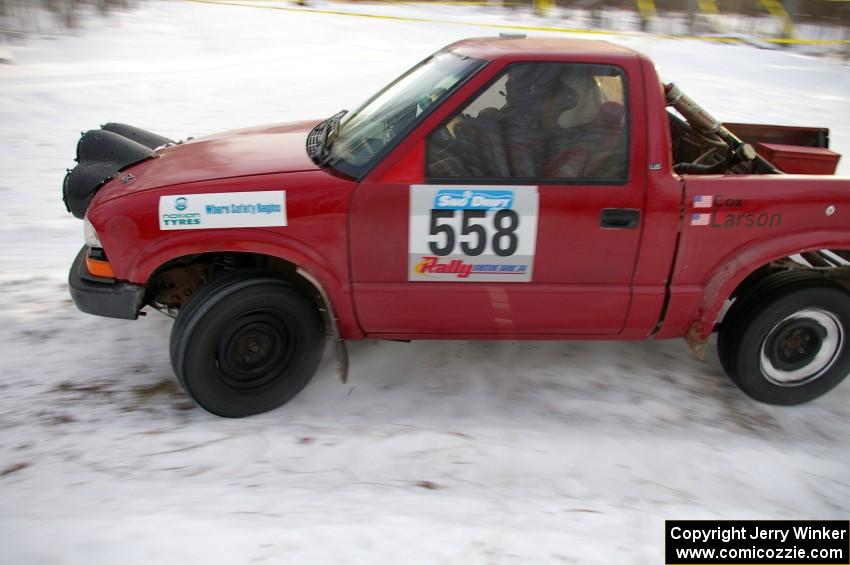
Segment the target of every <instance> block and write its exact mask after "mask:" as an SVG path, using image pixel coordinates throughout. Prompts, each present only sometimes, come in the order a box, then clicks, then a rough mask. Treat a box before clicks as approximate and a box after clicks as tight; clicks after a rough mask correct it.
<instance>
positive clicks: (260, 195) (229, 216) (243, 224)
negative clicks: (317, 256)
mask: <svg viewBox="0 0 850 565" xmlns="http://www.w3.org/2000/svg"><path fill="white" fill-rule="evenodd" d="M285 225H286V191H285V190H267V191H262V192H217V193H213V194H186V195H182V196H181V195H178V196H160V197H159V229H161V230H195V229H209V228H259V227H268V226H285Z"/></svg>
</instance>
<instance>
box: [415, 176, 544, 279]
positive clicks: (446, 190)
mask: <svg viewBox="0 0 850 565" xmlns="http://www.w3.org/2000/svg"><path fill="white" fill-rule="evenodd" d="M537 199H538V195H537V187H536V186H487V185H471V186H465V185H442V186H435V185H412V186H411V187H410V234H409V239H408V265H407V273H408V277H407V278H408V280H410V281H432V282H433V281H452V282H529V281H531V277H532V274H533V273H532V271H533V268H534V252H535V248H536V245H537V208H538V204H537Z"/></svg>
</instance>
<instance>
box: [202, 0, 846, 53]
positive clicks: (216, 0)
mask: <svg viewBox="0 0 850 565" xmlns="http://www.w3.org/2000/svg"><path fill="white" fill-rule="evenodd" d="M185 1H186V2H197V3H199V4H219V5H223V6H241V7H244V8H260V9H263V10H280V11H282V12H299V13H307V14H323V15H330V16H348V17H352V18H369V19H375V20H389V21H396V22H415V23H429V24H453V25H462V26H472V27H486V28H493V29H509V30H515V31H547V32H554V33H576V34H585V35H616V36H639V35H641V34H638V33H637V32H623V31H610V30H597V29H582V28H569V27H552V26H530V25H516V24H490V23H481V22H469V21H464V20H452V19H444V18H424V17H419V16H392V15H389V14H369V13H366V12H348V11H345V10H326V9H320V8H305V7H297V8H296V7H292V6H280V5H273V6H272V5H263V4H257V3H256V2H257V1H260V2H262V1H263V0H248V1H245V0H242V1H240V0H185ZM842 1H843V0H842ZM848 1H850V0H848ZM382 3H389V2H386V1H384V2H382ZM657 37H661V38H664V39H698V40H701V41H717V42H720V43H743V42H744V40H743V39H741V38H739V37H732V36H723V35H710V36H701V35H658V36H657ZM754 40H756V41H760V42H762V43H776V44H783V45H785V44H788V45H850V39H797V38H772V37H766V38H761V37H759V38H754Z"/></svg>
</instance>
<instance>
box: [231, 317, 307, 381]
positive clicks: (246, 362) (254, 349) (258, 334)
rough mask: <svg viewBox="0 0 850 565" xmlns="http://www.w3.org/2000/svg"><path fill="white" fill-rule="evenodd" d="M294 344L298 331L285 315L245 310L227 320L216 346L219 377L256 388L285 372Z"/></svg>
mask: <svg viewBox="0 0 850 565" xmlns="http://www.w3.org/2000/svg"><path fill="white" fill-rule="evenodd" d="M296 346H297V332H296V331H295V330H294V327H293V325H292V324H291V323H289V322H288V321H287V320H286V319H285V318H284V317H281V316H279V315H278V314H277V313H274V312H270V311H268V310H255V311H251V312H247V313H245V314H243V315H241V316H239V317H238V318H236V319H234V320H233V321H232V322H230V323H229V324H228V326H227V328H226V329H225V330H224V331H223V332H222V335H221V337H220V338H219V341H218V347H217V349H216V363H217V365H218V368H219V378H220V379H221V380H222V382H224V383H225V384H226V385H228V386H230V387H232V388H234V389H238V390H242V391H252V390H258V389H261V388H263V387H266V386H268V385H269V384H271V383H273V382H275V381H276V380H278V379H279V378H281V376H282V375H283V374H284V373H285V372H286V369H287V368H288V367H289V365H290V363H291V362H292V358H293V356H294V353H295V348H296Z"/></svg>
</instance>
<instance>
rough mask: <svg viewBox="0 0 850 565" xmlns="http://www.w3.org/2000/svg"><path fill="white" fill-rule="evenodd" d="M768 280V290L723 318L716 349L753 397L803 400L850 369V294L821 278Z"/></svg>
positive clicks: (790, 401) (831, 385) (768, 400)
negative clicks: (791, 280)
mask: <svg viewBox="0 0 850 565" xmlns="http://www.w3.org/2000/svg"><path fill="white" fill-rule="evenodd" d="M777 280H778V279H777ZM789 280H790V279H789ZM770 282H771V281H768V283H767V284H765V285H762V286H763V288H762V289H761V290H763V291H764V292H758V290H759V289H756V291H755V292H751V293H749V296H747V297H746V298H744V300H746V301H745V302H744V303H742V304H740V305H739V306H738V307H736V308H735V310H734V312H732V313H730V314H731V315H730V316H728V317H727V320H725V321H724V324H723V328H722V329H721V334H720V338H719V340H718V353H719V355H720V359H721V362H722V364H723V367H724V369H726V372H727V373H728V374H729V376H730V377H731V378H732V380H733V381H734V382H735V384H737V385H738V387H740V388H741V390H743V391H744V392H745V393H746V394H747V395H749V396H750V397H752V398H754V399H755V400H759V401H761V402H766V403H768V404H781V405H794V404H802V403H804V402H808V401H810V400H813V399H815V398H817V397H819V396H821V395H823V394H825V393H826V392H828V391H829V390H831V389H832V388H834V387H835V386H837V385H838V384H839V383H840V382H841V381H843V380H844V378H845V377H846V376H847V374H848V373H850V294H848V293H847V292H846V291H845V290H844V289H843V288H841V287H838V286H837V285H835V284H833V283H831V282H829V281H828V280H827V279H824V278H823V277H812V278H810V279H809V280H807V281H804V280H802V279H800V278H799V277H796V278H795V279H794V281H793V284H786V285H776V284H775V281H773V282H774V284H770ZM804 283H808V284H804Z"/></svg>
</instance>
